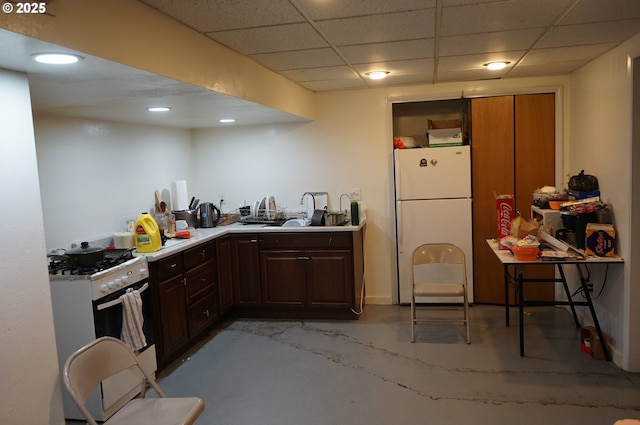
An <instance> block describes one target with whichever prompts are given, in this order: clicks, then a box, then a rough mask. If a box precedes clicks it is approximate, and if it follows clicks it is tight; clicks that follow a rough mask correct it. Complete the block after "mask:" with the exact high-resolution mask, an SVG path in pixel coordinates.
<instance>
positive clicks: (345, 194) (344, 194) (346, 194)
mask: <svg viewBox="0 0 640 425" xmlns="http://www.w3.org/2000/svg"><path fill="white" fill-rule="evenodd" d="M343 196H346V197H347V199H348V200H349V202H351V196H349V194H348V193H343V194H342V195H340V211H342V197H343ZM344 212H345V213H346V212H347V209H346V208H345V209H344Z"/></svg>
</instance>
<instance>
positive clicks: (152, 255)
mask: <svg viewBox="0 0 640 425" xmlns="http://www.w3.org/2000/svg"><path fill="white" fill-rule="evenodd" d="M365 225H366V220H364V221H362V222H361V223H360V224H359V225H357V226H353V225H346V226H300V227H282V226H268V225H264V224H243V223H233V224H230V225H228V226H219V227H211V228H206V229H205V228H199V229H195V234H194V235H192V236H191V238H189V239H169V240H167V242H166V243H165V245H164V246H163V247H162V249H160V251H156V252H145V253H138V252H136V251H133V255H134V256H136V257H137V256H141V255H144V256H146V257H147V260H149V261H157V260H160V259H162V258H165V257H168V256H170V255H173V254H177V253H178V252H180V251H184V250H185V249H189V248H192V247H194V246H197V245H199V244H201V243H204V242H207V241H210V240H213V239H216V238H219V237H222V236H224V235H227V234H238V233H327V232H357V231H359V230H360V229H362V228H363V227H364V226H365Z"/></svg>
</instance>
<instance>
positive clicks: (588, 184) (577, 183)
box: [569, 170, 600, 192]
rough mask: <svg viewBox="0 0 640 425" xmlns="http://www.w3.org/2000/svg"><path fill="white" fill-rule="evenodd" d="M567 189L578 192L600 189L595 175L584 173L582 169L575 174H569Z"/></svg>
mask: <svg viewBox="0 0 640 425" xmlns="http://www.w3.org/2000/svg"><path fill="white" fill-rule="evenodd" d="M569 189H570V190H577V191H579V192H592V191H594V190H598V189H600V187H599V186H598V178H597V177H595V176H592V175H590V174H585V173H584V170H582V171H580V174H578V175H577V176H571V178H570V179H569Z"/></svg>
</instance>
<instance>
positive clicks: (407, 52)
mask: <svg viewBox="0 0 640 425" xmlns="http://www.w3.org/2000/svg"><path fill="white" fill-rule="evenodd" d="M433 42H434V39H433V38H423V39H420V40H408V41H393V42H390V43H372V44H360V45H357V46H343V47H340V48H339V49H338V50H340V52H341V53H342V55H343V56H344V57H345V58H346V59H347V61H349V63H351V64H352V65H353V64H359V63H371V62H385V61H396V60H405V59H422V58H431V57H433Z"/></svg>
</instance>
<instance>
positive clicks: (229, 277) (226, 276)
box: [216, 235, 233, 314]
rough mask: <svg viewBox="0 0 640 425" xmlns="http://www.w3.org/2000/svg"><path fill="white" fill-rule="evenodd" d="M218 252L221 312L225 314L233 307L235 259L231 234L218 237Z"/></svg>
mask: <svg viewBox="0 0 640 425" xmlns="http://www.w3.org/2000/svg"><path fill="white" fill-rule="evenodd" d="M216 253H217V262H216V264H217V266H218V292H219V294H220V313H223V314H224V313H226V312H227V311H229V310H231V308H232V307H233V259H232V248H231V237H230V236H229V235H226V236H223V237H221V238H219V239H216Z"/></svg>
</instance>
